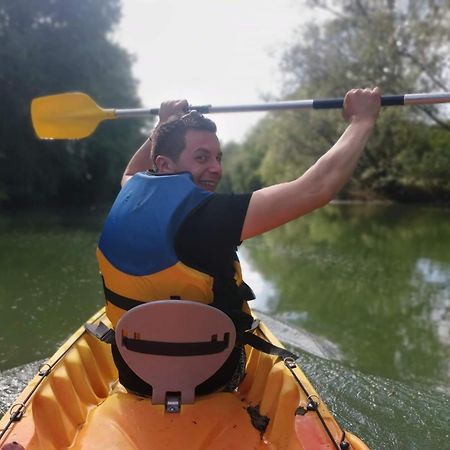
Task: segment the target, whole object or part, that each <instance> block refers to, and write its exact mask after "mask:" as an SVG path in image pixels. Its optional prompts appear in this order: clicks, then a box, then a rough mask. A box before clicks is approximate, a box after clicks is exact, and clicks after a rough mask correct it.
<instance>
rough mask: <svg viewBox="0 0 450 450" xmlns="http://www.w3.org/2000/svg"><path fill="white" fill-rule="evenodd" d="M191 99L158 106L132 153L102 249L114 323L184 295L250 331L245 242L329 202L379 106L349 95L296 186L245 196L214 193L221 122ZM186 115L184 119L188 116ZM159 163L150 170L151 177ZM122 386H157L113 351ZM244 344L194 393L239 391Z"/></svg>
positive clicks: (365, 93)
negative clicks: (332, 133)
mask: <svg viewBox="0 0 450 450" xmlns="http://www.w3.org/2000/svg"><path fill="white" fill-rule="evenodd" d="M187 110H188V104H187V102H186V101H185V100H182V101H173V102H167V103H164V104H162V106H161V112H160V124H159V125H158V127H157V128H156V130H155V133H154V134H153V137H152V138H151V140H149V141H147V142H146V143H145V144H144V145H143V146H142V147H141V148H140V149H139V150H138V151H137V152H136V154H135V155H134V156H133V157H132V159H131V160H130V162H129V164H128V166H127V168H126V169H125V172H124V175H123V178H122V186H123V188H122V191H121V192H120V194H119V196H118V198H117V199H116V202H115V203H114V205H113V208H112V210H111V212H110V215H109V216H108V219H107V221H106V224H105V227H104V230H103V233H102V236H101V238H100V241H99V248H98V252H97V256H98V260H99V265H100V270H101V272H102V275H103V278H104V284H105V295H106V299H107V313H108V316H109V318H110V319H111V321H112V323H113V325H115V324H116V323H117V320H118V319H119V318H120V316H121V315H122V314H123V313H124V312H125V311H126V310H128V309H130V308H132V307H133V306H136V305H138V304H140V303H142V302H146V301H152V300H162V299H170V298H172V299H180V300H191V301H199V302H203V303H207V304H211V305H213V306H215V307H217V308H219V309H222V310H223V311H225V312H226V313H227V314H228V315H230V317H232V318H233V321H234V322H235V324H236V326H237V328H238V331H242V330H245V329H247V328H248V327H249V326H250V324H249V323H248V321H246V317H248V316H246V314H245V313H244V312H245V311H248V309H247V308H246V301H247V300H250V299H251V298H252V292H251V289H250V288H249V287H248V286H247V285H246V284H245V283H244V282H243V281H242V277H241V273H240V268H239V264H238V262H237V257H236V254H235V250H236V247H237V246H238V245H239V244H240V243H241V241H243V240H245V239H249V238H251V237H254V236H257V235H259V234H261V233H264V232H266V231H269V230H272V229H274V228H276V227H279V226H281V225H283V224H284V223H287V222H289V221H291V220H294V219H296V218H298V217H300V216H302V215H304V214H306V213H308V212H310V211H312V210H314V209H316V208H319V207H321V206H324V205H325V204H327V203H328V202H329V201H330V200H331V199H332V198H333V197H334V195H335V194H336V193H337V192H338V191H339V189H341V187H342V186H343V185H344V184H345V183H346V182H347V181H348V179H349V178H350V176H351V174H352V172H353V170H354V168H355V166H356V164H357V162H358V160H359V158H360V156H361V154H362V152H363V149H364V147H365V144H366V142H367V140H368V139H369V137H370V135H371V133H372V130H373V127H374V125H375V122H376V119H377V117H378V114H379V110H380V95H379V91H378V89H377V88H375V89H365V90H361V89H357V90H352V91H350V92H348V93H347V95H346V97H345V100H344V108H343V115H344V118H345V119H346V120H347V122H348V123H349V125H348V127H347V129H346V130H345V131H344V133H343V134H342V136H341V137H340V138H339V140H338V141H337V142H336V144H335V145H333V147H332V148H331V149H330V150H329V151H328V152H327V153H326V154H325V155H324V156H322V157H321V158H320V159H319V160H318V161H317V162H316V163H315V164H314V165H313V166H312V167H311V168H310V169H308V170H307V171H306V172H305V173H304V174H303V175H301V176H300V177H299V178H297V179H296V180H293V181H289V182H286V183H281V184H277V185H273V186H269V187H266V188H263V189H260V190H258V191H255V192H253V193H248V194H239V195H236V194H216V193H215V190H216V187H217V184H218V183H219V181H220V178H221V175H222V167H221V157H222V152H221V149H220V143H219V140H218V138H217V135H216V126H215V124H214V123H213V122H212V121H211V120H209V119H207V118H205V117H203V116H202V115H201V114H199V113H197V112H195V111H192V112H190V113H187ZM186 113H187V114H186ZM151 166H153V169H154V172H155V173H154V174H152V173H150V172H148V170H149V169H150V167H151ZM113 355H114V359H115V362H116V365H117V366H118V368H119V374H120V381H121V382H122V384H124V385H125V387H127V389H129V390H130V391H134V392H137V393H139V394H143V395H151V387H150V386H149V385H147V384H146V383H144V382H143V381H142V380H140V379H139V377H137V376H136V375H135V374H134V373H133V372H131V370H129V369H128V367H127V366H126V364H125V363H124V361H123V360H122V358H121V356H120V354H119V353H118V351H117V348H115V347H114V346H113ZM244 357H245V353H244V351H243V348H242V345H241V346H237V347H236V348H235V349H234V350H233V352H232V354H231V356H230V357H229V359H228V360H227V362H226V363H225V364H224V366H223V367H222V368H221V369H220V370H219V371H218V372H217V373H216V374H215V375H214V376H213V377H211V378H210V379H208V380H206V381H205V382H204V383H203V384H202V385H200V386H199V387H198V389H197V393H206V392H211V391H213V390H217V389H234V388H235V387H236V386H237V385H238V384H239V382H240V380H241V378H242V376H243V373H244V367H245V359H244Z"/></svg>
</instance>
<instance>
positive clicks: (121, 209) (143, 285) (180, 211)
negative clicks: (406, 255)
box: [97, 173, 254, 329]
mask: <svg viewBox="0 0 450 450" xmlns="http://www.w3.org/2000/svg"><path fill="white" fill-rule="evenodd" d="M211 195H213V194H212V193H211V192H208V191H206V190H203V189H200V188H199V187H197V186H196V185H195V184H194V183H193V181H192V177H191V174H190V173H181V174H176V175H175V174H174V175H151V174H148V173H138V174H136V175H135V176H134V177H132V178H131V179H130V180H129V181H128V182H127V184H126V185H125V186H124V187H123V189H122V190H121V192H120V193H119V195H118V197H117V199H116V201H115V202H114V204H113V206H112V209H111V211H110V213H109V215H108V217H107V219H106V222H105V225H104V228H103V232H102V234H101V236H100V240H99V243H98V248H97V259H98V264H99V268H100V272H101V274H102V277H103V283H104V290H105V297H106V313H107V316H108V318H109V319H110V321H111V323H112V324H113V326H115V325H116V324H117V321H118V320H119V319H120V317H121V316H122V315H123V314H124V312H125V311H128V310H130V309H131V308H133V307H134V306H138V305H140V304H142V303H145V302H149V301H155V300H165V299H180V300H190V301H196V302H201V303H205V304H210V305H212V306H216V307H218V308H219V309H222V310H224V311H225V312H227V314H230V316H232V315H233V313H231V311H234V313H236V311H239V310H240V311H242V309H244V310H245V311H247V312H248V311H249V310H248V306H247V305H246V303H245V300H251V299H252V298H254V295H253V292H252V291H251V289H250V288H249V287H248V286H247V285H246V284H245V283H244V282H243V280H242V274H241V269H240V265H239V261H238V259H237V256H236V257H235V261H233V262H231V261H230V264H231V263H232V264H233V265H234V278H233V279H224V278H217V277H216V278H214V277H212V276H211V275H209V274H207V273H205V272H202V271H200V270H197V269H195V268H193V267H190V266H188V265H186V264H184V263H183V262H181V261H180V260H179V257H178V255H177V254H176V251H175V237H176V235H177V232H178V230H179V229H180V226H181V225H182V224H183V222H184V221H185V219H186V218H187V217H188V216H189V215H190V214H191V213H192V212H193V211H195V210H196V209H197V208H199V207H200V206H201V205H203V204H204V203H205V202H206V201H208V199H210V196H211ZM242 317H245V315H244V316H242ZM242 317H241V319H242ZM238 320H239V319H238ZM250 324H251V320H250V323H249V318H248V317H247V318H246V325H245V327H247V329H248V328H249V327H250ZM245 327H244V328H245ZM238 328H241V327H240V326H239V327H238Z"/></svg>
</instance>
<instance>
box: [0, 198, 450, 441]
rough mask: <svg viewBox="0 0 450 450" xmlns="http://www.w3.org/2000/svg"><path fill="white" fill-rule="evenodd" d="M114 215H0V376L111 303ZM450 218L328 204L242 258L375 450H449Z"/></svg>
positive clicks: (285, 331) (317, 377) (246, 249)
mask: <svg viewBox="0 0 450 450" xmlns="http://www.w3.org/2000/svg"><path fill="white" fill-rule="evenodd" d="M104 216H105V211H73V210H71V211H61V212H60V213H54V212H53V213H26V214H25V213H19V214H8V215H5V214H4V215H3V216H2V217H1V218H0V370H5V369H9V368H12V367H16V366H18V365H20V364H24V363H27V362H30V361H35V360H37V359H42V358H45V357H47V356H49V355H51V354H52V353H53V352H54V351H55V350H56V348H57V347H58V345H59V344H60V343H61V342H63V341H64V340H65V339H66V337H67V336H68V335H69V334H70V333H71V332H72V331H74V330H75V329H76V328H78V327H79V326H80V324H82V323H83V321H84V320H85V319H86V318H87V317H89V316H90V315H91V314H93V313H94V312H95V311H96V310H97V309H98V308H99V307H100V306H101V305H102V304H103V297H102V292H101V289H102V288H101V283H100V280H99V276H98V270H97V265H96V261H95V247H96V242H97V238H98V235H99V232H100V228H101V224H102V222H103V219H104ZM449 219H450V211H449V210H447V209H442V208H423V207H412V206H409V207H405V206H402V207H400V206H395V205H390V206H386V205H384V206H383V205H329V206H327V207H326V208H324V209H322V210H320V211H317V212H315V213H313V214H311V215H309V216H307V217H304V218H302V219H300V220H299V221H297V222H295V223H291V224H289V225H287V226H285V227H283V228H281V229H279V230H275V231H273V232H270V233H268V234H266V235H264V236H261V237H259V238H256V239H253V240H251V241H249V242H246V243H245V244H244V245H243V246H242V249H241V251H240V253H241V259H242V263H243V266H244V269H247V270H246V273H247V277H246V279H247V281H248V282H249V284H251V285H252V287H253V288H254V289H255V291H256V293H257V297H258V298H257V300H255V301H254V304H253V307H254V308H255V309H258V310H260V311H261V312H262V313H263V314H265V315H266V316H269V317H270V319H272V320H273V323H271V325H270V326H271V327H272V328H273V329H274V331H275V333H276V334H277V335H278V336H279V337H280V338H281V339H282V340H284V341H285V342H287V343H288V344H289V345H290V346H292V347H294V349H296V350H297V351H298V352H299V354H300V363H301V365H302V367H303V369H304V371H305V372H306V373H307V374H308V376H309V377H310V378H311V380H312V382H313V384H314V385H315V386H316V388H317V390H318V391H319V393H320V394H321V396H322V397H323V399H324V401H326V403H327V404H328V405H329V407H330V408H331V409H332V411H333V412H334V414H335V415H336V417H337V419H338V420H339V421H340V422H341V423H342V425H343V426H344V427H345V428H347V429H349V430H351V431H353V432H355V433H356V434H358V435H360V436H361V437H362V438H363V439H365V440H366V442H367V443H368V444H369V445H370V446H371V447H372V448H373V449H378V448H402V449H403V448H405V449H406V448H408V449H414V448H417V449H423V448H445V446H446V445H447V444H448V442H449V430H450V420H449V419H448V416H449V411H450V251H449V249H450V226H449V224H450V220H449ZM307 340H309V341H310V342H309V344H311V343H312V344H314V345H312V346H311V345H306V344H307V342H306V341H307ZM317 348H318V349H319V350H320V351H319V352H316V351H315V350H314V349H317ZM322 350H323V351H322Z"/></svg>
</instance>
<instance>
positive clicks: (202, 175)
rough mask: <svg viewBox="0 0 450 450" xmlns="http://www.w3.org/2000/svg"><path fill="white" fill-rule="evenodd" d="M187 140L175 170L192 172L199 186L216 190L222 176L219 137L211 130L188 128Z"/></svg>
mask: <svg viewBox="0 0 450 450" xmlns="http://www.w3.org/2000/svg"><path fill="white" fill-rule="evenodd" d="M185 141H186V146H185V147H184V149H183V151H182V152H181V153H180V156H179V158H178V161H177V162H176V163H174V164H175V170H174V172H190V173H191V174H192V178H193V180H194V183H195V184H196V185H197V186H198V187H200V188H203V189H206V190H207V191H211V192H214V191H215V190H216V187H217V185H218V184H219V181H220V178H221V177H222V163H221V160H222V151H221V150H220V143H219V139H217V136H216V134H215V133H212V132H210V131H200V130H188V131H187V132H186V137H185Z"/></svg>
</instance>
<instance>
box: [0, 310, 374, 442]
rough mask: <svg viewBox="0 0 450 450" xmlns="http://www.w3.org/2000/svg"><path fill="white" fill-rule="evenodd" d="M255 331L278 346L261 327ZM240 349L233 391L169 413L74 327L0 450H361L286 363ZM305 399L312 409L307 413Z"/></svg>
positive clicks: (26, 395) (105, 348) (21, 401)
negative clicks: (129, 388)
mask: <svg viewBox="0 0 450 450" xmlns="http://www.w3.org/2000/svg"><path fill="white" fill-rule="evenodd" d="M100 320H102V321H103V322H105V321H106V320H107V319H106V318H105V313H104V310H101V311H100V312H98V313H97V314H96V315H94V316H93V317H92V318H91V319H90V320H89V323H94V324H95V323H98V322H99V321H100ZM257 333H258V334H259V335H260V336H261V337H264V338H265V339H267V340H269V341H270V342H272V343H273V344H275V345H281V344H280V343H279V341H278V340H277V339H276V338H275V337H274V336H273V335H272V334H271V333H270V331H269V330H268V329H267V328H266V327H265V326H264V325H263V324H261V325H260V328H259V329H258V330H257ZM246 351H247V352H248V363H247V368H246V376H245V378H244V381H243V382H242V383H241V385H240V387H239V389H238V390H237V391H236V392H233V393H226V392H217V393H213V394H209V395H205V396H200V397H197V399H196V401H195V403H194V404H192V405H182V407H181V412H180V413H168V412H166V410H165V407H164V405H153V404H152V403H151V400H150V399H148V398H143V397H140V396H137V395H134V394H131V393H127V392H126V390H125V389H124V388H123V387H122V386H121V385H120V384H119V383H118V381H117V377H118V375H117V370H116V368H115V366H114V363H113V361H112V358H111V350H110V346H109V345H107V344H105V343H103V342H101V341H99V340H97V339H96V338H94V337H92V336H91V335H89V334H88V333H86V331H85V329H84V327H81V328H80V329H79V330H78V331H77V332H75V333H74V334H73V335H72V336H71V337H70V338H69V339H68V341H67V342H66V343H65V344H63V346H62V347H61V348H60V349H59V350H58V351H57V353H56V354H55V355H54V356H53V357H52V358H51V359H50V360H49V361H48V363H47V364H46V365H44V366H43V367H42V369H41V370H40V373H39V374H38V375H36V377H35V378H34V379H33V380H32V381H31V382H30V384H29V385H28V386H27V387H26V388H25V390H24V391H23V392H22V394H21V395H20V396H19V398H18V399H17V401H16V404H15V406H14V407H13V408H12V410H11V412H12V416H9V415H5V417H3V419H1V421H0V430H4V431H3V432H2V433H3V436H2V437H1V438H0V449H3V448H4V447H5V446H7V444H12V443H13V442H15V443H18V444H20V445H21V446H22V447H23V448H26V449H30V450H44V449H45V450H53V449H69V448H70V449H93V448H108V449H121V450H124V449H130V450H131V449H133V450H137V449H142V450H144V449H145V450H153V449H158V450H162V449H181V448H183V449H192V450H194V449H195V450H200V449H208V450H216V449H217V450H218V449H236V450H239V449H243V450H244V449H245V450H247V449H277V450H306V449H319V450H320V449H336V448H337V449H339V448H340V447H339V446H340V444H341V442H342V441H346V442H347V443H348V445H349V446H348V447H347V448H350V449H358V450H366V449H368V447H367V446H366V445H365V444H364V443H363V442H362V441H361V440H360V439H359V438H357V437H356V436H353V435H352V434H350V433H348V432H347V433H345V432H344V431H343V430H342V429H341V428H340V426H339V424H338V423H337V422H336V420H335V419H334V417H333V416H332V414H331V413H330V411H329V410H328V409H327V408H326V406H325V404H324V403H323V402H322V401H321V400H320V398H319V396H318V394H317V392H316V391H315V390H314V388H313V386H312V385H311V383H310V382H309V380H308V379H307V378H306V376H305V375H304V373H303V372H302V371H301V370H300V368H299V367H297V365H296V364H295V363H294V362H292V361H290V362H289V363H288V364H286V363H285V362H283V361H281V360H280V359H279V358H277V357H275V356H271V355H267V354H264V353H261V352H259V351H257V350H255V349H253V348H247V349H246ZM311 399H314V402H315V404H317V405H318V406H317V411H315V410H313V409H314V408H308V405H309V406H311ZM299 408H300V409H299ZM299 411H301V412H302V414H298V412H299ZM305 411H306V413H305ZM13 419H14V420H13ZM15 419H20V420H15ZM17 448H20V447H17Z"/></svg>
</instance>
